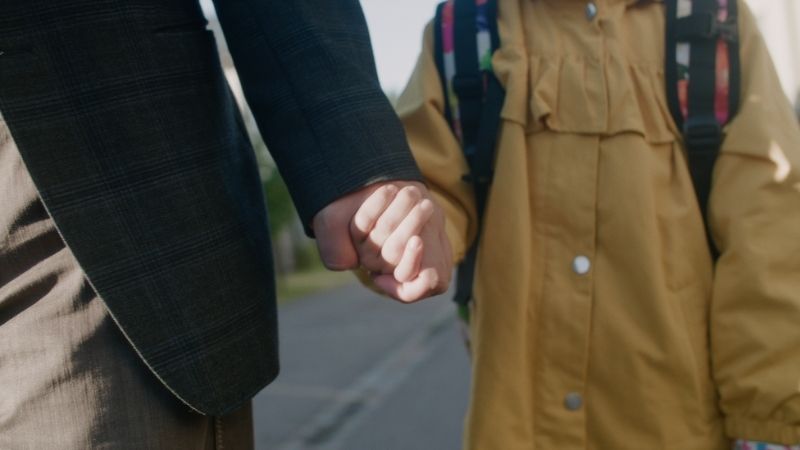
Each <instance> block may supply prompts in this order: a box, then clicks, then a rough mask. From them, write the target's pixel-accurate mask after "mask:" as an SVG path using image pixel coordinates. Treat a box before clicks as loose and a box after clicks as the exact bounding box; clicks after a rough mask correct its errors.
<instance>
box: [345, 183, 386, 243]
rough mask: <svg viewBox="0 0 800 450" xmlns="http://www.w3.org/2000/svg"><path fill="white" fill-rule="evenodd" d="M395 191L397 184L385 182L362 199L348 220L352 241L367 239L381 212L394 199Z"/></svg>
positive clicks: (358, 241) (357, 241) (359, 241)
mask: <svg viewBox="0 0 800 450" xmlns="http://www.w3.org/2000/svg"><path fill="white" fill-rule="evenodd" d="M397 191H398V189H397V186H395V185H393V184H387V185H385V186H381V187H380V188H378V189H377V190H375V192H373V193H372V194H371V195H370V196H369V197H368V198H367V199H366V200H365V201H364V203H363V204H362V205H361V207H360V208H358V211H356V213H355V215H354V216H353V220H352V221H351V222H350V236H351V237H352V239H353V242H355V243H357V244H358V243H361V242H363V241H364V240H366V239H367V237H368V236H369V233H370V232H371V231H372V229H373V228H374V227H375V223H376V222H377V221H378V219H379V218H380V217H381V214H383V212H384V211H385V210H386V208H388V207H389V205H390V204H391V203H392V201H393V200H394V198H395V196H396V195H397Z"/></svg>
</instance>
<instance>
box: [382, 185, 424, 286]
mask: <svg viewBox="0 0 800 450" xmlns="http://www.w3.org/2000/svg"><path fill="white" fill-rule="evenodd" d="M433 212H434V205H433V202H431V201H430V200H428V199H423V200H422V201H421V202H419V203H418V204H417V205H416V206H415V207H414V209H412V210H411V212H410V213H408V215H407V216H406V217H405V219H403V221H402V222H401V223H400V225H398V226H397V228H396V229H395V230H394V231H393V232H392V234H391V235H390V236H389V237H388V238H387V239H386V241H385V242H384V243H383V247H382V248H381V257H382V258H383V260H384V261H386V262H387V263H388V264H389V265H391V266H393V267H394V266H398V265H399V264H400V261H401V259H402V258H403V255H404V254H405V253H406V252H407V246H408V243H409V242H410V240H411V238H412V237H414V236H419V234H420V231H422V228H423V227H424V226H425V225H427V223H428V221H429V220H430V219H431V216H432V215H433ZM398 281H405V280H401V279H400V278H398Z"/></svg>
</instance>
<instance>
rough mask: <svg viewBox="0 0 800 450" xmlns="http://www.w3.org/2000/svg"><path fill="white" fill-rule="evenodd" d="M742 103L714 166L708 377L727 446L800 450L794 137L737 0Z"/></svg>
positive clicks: (799, 180) (799, 244)
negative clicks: (744, 442) (733, 441)
mask: <svg viewBox="0 0 800 450" xmlns="http://www.w3.org/2000/svg"><path fill="white" fill-rule="evenodd" d="M740 11H741V15H740V19H739V20H740V32H741V46H742V47H741V55H742V97H741V108H740V111H739V114H738V116H737V117H736V119H734V121H733V122H732V123H731V124H730V125H729V127H728V130H727V137H726V139H725V143H724V144H723V148H722V151H721V154H720V157H719V160H718V161H717V164H716V166H715V171H714V180H713V188H712V193H711V199H710V217H709V221H710V224H711V229H712V235H713V237H714V240H715V242H716V244H717V248H719V249H720V251H721V257H720V259H719V260H718V263H717V267H716V272H715V279H714V290H713V292H714V293H713V299H712V303H711V349H712V353H711V354H712V364H713V375H714V378H715V381H716V384H717V388H718V392H719V395H720V407H721V409H722V411H723V413H724V414H725V421H726V425H725V426H726V431H727V433H728V435H729V436H730V437H731V438H744V439H750V440H756V441H764V442H771V443H782V444H790V445H791V444H798V443H800V129H798V124H797V119H796V118H795V117H794V114H793V112H792V109H791V106H790V104H789V102H788V100H787V99H786V97H785V95H784V94H783V92H782V91H781V87H780V82H779V80H778V77H777V75H776V73H775V69H774V67H773V64H772V61H771V60H770V57H769V55H768V53H767V49H766V46H765V44H764V41H763V39H762V37H761V35H760V34H759V31H758V30H757V28H756V23H755V20H754V18H753V16H752V13H751V12H750V11H749V9H747V7H746V5H745V4H744V3H743V2H742V1H740Z"/></svg>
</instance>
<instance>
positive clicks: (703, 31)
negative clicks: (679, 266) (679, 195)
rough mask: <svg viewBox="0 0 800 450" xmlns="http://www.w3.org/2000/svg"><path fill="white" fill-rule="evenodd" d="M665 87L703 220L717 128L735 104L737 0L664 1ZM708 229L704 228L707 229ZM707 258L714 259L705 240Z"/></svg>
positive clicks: (719, 132)
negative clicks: (679, 131)
mask: <svg viewBox="0 0 800 450" xmlns="http://www.w3.org/2000/svg"><path fill="white" fill-rule="evenodd" d="M666 5H667V38H666V44H667V49H666V50H667V51H666V56H665V61H666V83H667V98H668V101H669V105H670V110H671V113H672V116H673V119H674V120H675V123H676V124H677V125H678V127H679V128H681V129H682V130H683V136H684V141H685V143H686V150H687V157H688V164H689V171H690V173H691V176H692V181H693V182H694V188H695V193H696V195H697V201H698V204H699V206H700V210H701V212H702V215H703V218H704V220H706V219H707V213H708V199H709V195H710V191H711V176H712V173H713V170H714V163H715V162H716V159H717V155H718V154H719V150H720V147H721V146H722V141H723V138H724V136H723V133H722V128H723V127H724V126H725V125H726V124H727V123H728V122H729V121H730V120H731V119H732V118H733V117H734V116H735V115H736V112H737V111H736V110H737V108H738V105H739V85H740V80H739V77H740V61H739V33H738V25H737V20H738V14H737V12H738V11H737V0H666ZM706 228H708V227H706ZM709 246H710V247H711V250H712V254H713V255H714V256H715V258H716V256H718V253H717V250H716V248H715V247H714V244H713V241H712V240H711V237H710V236H709Z"/></svg>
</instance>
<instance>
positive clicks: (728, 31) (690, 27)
mask: <svg viewBox="0 0 800 450" xmlns="http://www.w3.org/2000/svg"><path fill="white" fill-rule="evenodd" d="M677 39H678V40H679V41H683V40H685V41H696V40H714V39H722V40H724V41H727V42H738V41H739V26H738V23H737V20H736V17H728V18H727V19H726V20H725V21H724V22H723V21H720V20H719V19H717V16H716V14H714V13H708V12H706V13H695V14H692V15H690V16H687V17H682V18H680V19H678V22H677Z"/></svg>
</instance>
